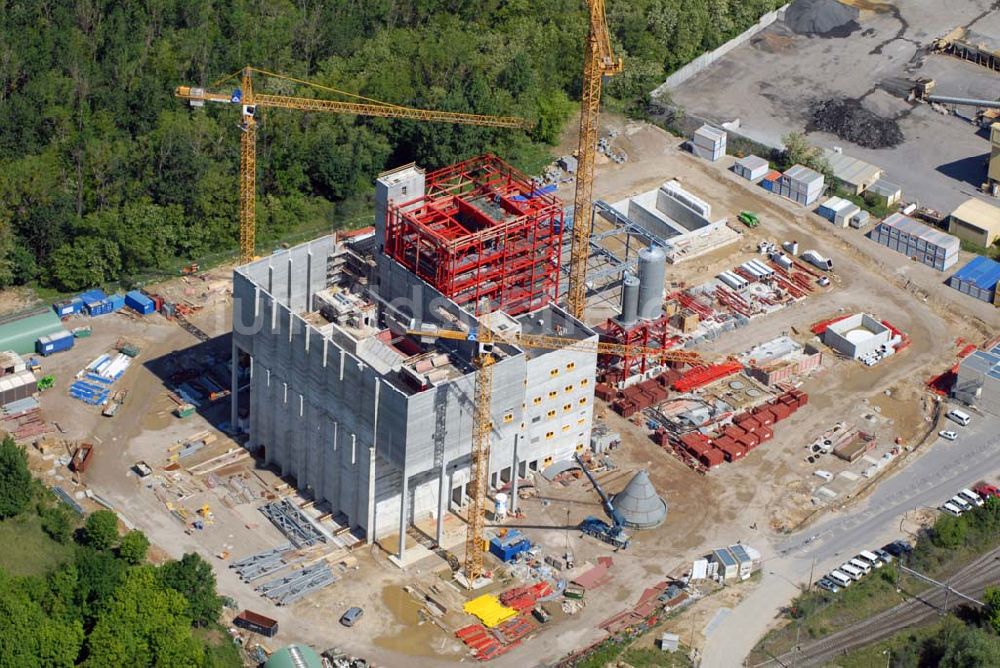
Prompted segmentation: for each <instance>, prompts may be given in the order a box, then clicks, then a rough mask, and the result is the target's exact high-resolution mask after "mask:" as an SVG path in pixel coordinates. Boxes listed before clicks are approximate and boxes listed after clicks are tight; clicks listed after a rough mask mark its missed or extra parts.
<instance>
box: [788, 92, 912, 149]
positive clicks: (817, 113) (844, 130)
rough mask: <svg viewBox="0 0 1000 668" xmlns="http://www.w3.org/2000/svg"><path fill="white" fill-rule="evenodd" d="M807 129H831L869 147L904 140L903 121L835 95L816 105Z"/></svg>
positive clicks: (830, 130)
mask: <svg viewBox="0 0 1000 668" xmlns="http://www.w3.org/2000/svg"><path fill="white" fill-rule="evenodd" d="M806 132H829V133H830V134H834V135H837V137H839V138H840V139H843V140H845V141H849V142H851V143H852V144H857V145H858V146H863V147H865V148H891V147H893V146H896V145H898V144H901V143H902V142H903V131H902V130H900V129H899V123H897V122H896V121H895V120H894V119H891V118H883V117H882V116H879V115H878V114H875V113H873V112H871V111H869V110H868V109H865V108H864V106H862V104H861V102H860V101H859V100H852V99H840V98H831V99H827V100H821V101H819V102H817V103H816V104H815V105H813V108H812V111H811V113H810V115H809V122H808V123H806Z"/></svg>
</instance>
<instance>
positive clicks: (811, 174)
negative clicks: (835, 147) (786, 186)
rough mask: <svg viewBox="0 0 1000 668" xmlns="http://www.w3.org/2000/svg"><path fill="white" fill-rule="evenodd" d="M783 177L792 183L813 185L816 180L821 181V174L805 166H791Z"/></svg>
mask: <svg viewBox="0 0 1000 668" xmlns="http://www.w3.org/2000/svg"><path fill="white" fill-rule="evenodd" d="M783 176H787V177H788V178H789V179H791V180H792V181H798V182H799V183H813V182H814V181H816V180H819V181H822V180H823V175H822V174H820V173H819V172H817V171H816V170H814V169H809V168H808V167H806V166H805V165H792V166H791V167H789V168H788V170H787V171H786V172H785V173H784V175H783Z"/></svg>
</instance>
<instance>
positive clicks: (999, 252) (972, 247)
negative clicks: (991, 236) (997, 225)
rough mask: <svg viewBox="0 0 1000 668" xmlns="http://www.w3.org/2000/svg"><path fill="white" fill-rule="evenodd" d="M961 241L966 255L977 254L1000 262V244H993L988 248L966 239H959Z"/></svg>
mask: <svg viewBox="0 0 1000 668" xmlns="http://www.w3.org/2000/svg"><path fill="white" fill-rule="evenodd" d="M959 241H960V242H961V244H962V250H964V251H965V252H966V253H975V254H976V255H984V256H986V257H990V258H993V259H994V260H1000V244H993V245H992V246H990V247H989V248H987V247H986V246H980V245H979V244H974V243H972V242H971V241H966V240H965V239H959Z"/></svg>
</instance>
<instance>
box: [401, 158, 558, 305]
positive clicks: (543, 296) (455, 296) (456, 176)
mask: <svg viewBox="0 0 1000 668" xmlns="http://www.w3.org/2000/svg"><path fill="white" fill-rule="evenodd" d="M562 230H563V207H562V205H561V204H560V202H559V201H558V200H557V199H556V198H555V197H553V196H552V195H551V194H549V193H547V192H541V191H540V190H539V186H537V185H536V184H534V183H532V182H531V180H530V179H529V178H528V177H527V176H525V175H524V174H521V173H520V172H518V171H517V170H515V169H514V168H513V167H511V166H510V165H508V164H507V163H505V162H504V161H503V160H501V159H500V158H498V157H496V156H494V155H483V156H479V157H477V158H472V159H470V160H466V161H465V162H460V163H458V164H455V165H451V166H450V167H444V168H442V169H439V170H437V171H434V172H431V173H429V174H428V175H427V180H426V187H425V194H424V195H423V196H421V197H417V198H414V199H411V200H409V201H405V202H391V203H390V204H389V207H388V213H387V220H386V234H385V253H386V255H388V256H390V257H392V258H393V259H395V260H396V261H397V262H399V263H400V264H401V265H403V266H404V267H406V268H407V269H409V270H410V271H411V272H413V273H414V274H416V275H417V276H419V277H420V278H422V279H424V280H425V281H427V282H428V283H430V284H431V285H433V286H434V287H435V288H436V289H437V290H439V291H440V292H441V293H442V294H444V295H445V296H447V297H448V298H449V299H452V300H453V301H455V302H456V303H457V304H459V305H460V306H466V307H469V308H470V309H474V310H475V311H476V313H477V314H478V313H480V312H481V310H482V300H483V299H484V298H485V299H487V300H488V302H489V308H490V309H502V310H504V311H506V312H507V313H508V314H510V315H519V314H522V313H527V312H529V311H533V310H535V309H537V308H540V307H542V306H546V305H548V304H553V303H555V302H556V299H557V296H558V288H559V266H560V259H561V257H560V256H561V248H562Z"/></svg>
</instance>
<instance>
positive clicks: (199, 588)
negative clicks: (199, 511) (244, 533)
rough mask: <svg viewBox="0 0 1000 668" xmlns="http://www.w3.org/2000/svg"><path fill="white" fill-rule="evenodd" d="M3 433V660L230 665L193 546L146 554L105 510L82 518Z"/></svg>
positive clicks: (206, 573)
mask: <svg viewBox="0 0 1000 668" xmlns="http://www.w3.org/2000/svg"><path fill="white" fill-rule="evenodd" d="M77 525H78V520H77V517H76V515H74V514H73V513H72V512H71V511H70V510H69V509H68V508H67V507H66V506H65V505H63V504H62V503H61V502H59V501H58V500H56V498H55V496H54V495H53V494H52V493H51V492H50V491H48V490H47V489H45V488H44V487H43V486H42V485H41V483H39V482H38V481H36V480H33V479H32V477H31V474H30V473H29V471H28V466H27V458H26V456H25V453H24V450H23V449H21V448H19V447H18V446H17V445H15V444H14V442H13V440H11V439H10V437H9V436H8V437H5V438H4V439H3V440H2V441H0V535H2V538H3V539H4V546H5V547H4V551H3V554H0V638H3V642H0V666H19V667H20V666H51V667H53V668H57V667H64V666H65V667H69V666H84V667H85V668H91V667H93V668H107V667H108V666H163V667H164V668H173V667H176V668H199V667H203V668H236V667H238V666H241V665H243V662H242V661H241V660H240V656H239V652H238V650H237V649H236V647H235V646H234V645H233V643H232V641H231V640H230V638H229V636H228V634H227V633H226V631H225V629H224V628H222V627H221V626H219V623H218V622H219V615H220V613H221V612H222V599H221V598H220V597H219V596H218V595H217V594H216V592H215V574H214V573H213V572H212V567H211V565H210V564H209V563H208V562H206V561H205V560H204V559H202V558H201V557H199V556H198V555H197V554H193V553H191V554H186V555H184V557H183V558H182V559H181V560H180V561H167V562H166V563H164V564H162V565H160V566H153V565H152V564H149V563H148V562H147V559H146V556H147V551H148V550H149V540H148V539H147V538H146V536H145V535H144V534H143V533H142V532H140V531H129V532H128V533H126V534H125V535H124V536H119V533H118V518H117V516H116V515H115V514H114V513H113V512H111V511H110V510H98V511H96V512H94V513H91V514H90V515H89V516H88V517H87V519H86V521H85V522H84V523H83V524H82V526H77Z"/></svg>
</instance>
